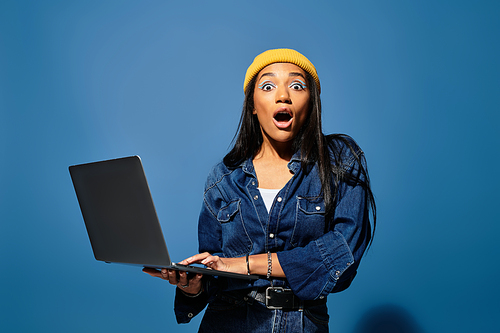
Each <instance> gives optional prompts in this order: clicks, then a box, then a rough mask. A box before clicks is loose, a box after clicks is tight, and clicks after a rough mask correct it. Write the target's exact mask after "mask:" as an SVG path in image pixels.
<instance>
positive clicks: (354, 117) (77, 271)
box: [0, 0, 500, 333]
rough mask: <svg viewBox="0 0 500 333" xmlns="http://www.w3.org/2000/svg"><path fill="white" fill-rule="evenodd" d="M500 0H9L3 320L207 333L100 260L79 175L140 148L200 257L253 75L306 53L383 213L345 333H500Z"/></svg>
mask: <svg viewBox="0 0 500 333" xmlns="http://www.w3.org/2000/svg"><path fill="white" fill-rule="evenodd" d="M496 3H497V2H495V1H405V0H403V1H401V0H400V1H395V0H386V1H348V2H346V1H310V2H305V1H286V2H278V1H210V2H208V1H185V2H182V1H144V2H141V3H139V2H133V1H80V2H67V1H2V2H1V4H0V154H1V158H0V161H1V164H0V171H1V172H0V220H1V223H0V253H1V261H0V264H1V269H0V302H1V303H0V327H2V330H5V331H9V332H10V331H11V332H28V331H34V332H65V331H74V332H90V331H98V332H101V331H102V332H103V331H120V332H137V331H145V330H147V329H155V330H156V329H162V328H163V329H165V330H166V331H169V332H172V331H174V332H195V331H196V330H197V326H198V322H199V319H200V318H196V319H195V320H194V322H193V323H192V324H189V325H179V326H177V325H176V324H175V320H174V315H173V292H174V288H173V287H171V286H170V285H168V283H166V282H164V281H161V280H159V279H153V278H151V277H149V276H147V275H146V274H144V273H142V272H141V271H140V269H137V268H134V267H129V266H122V265H106V264H104V263H102V262H97V261H95V260H94V258H93V255H92V251H91V247H90V243H89V241H88V237H87V234H86V230H85V227H84V223H83V220H82V217H81V214H80V211H79V207H78V203H77V200H76V196H75V194H74V191H73V187H72V184H71V180H70V177H69V173H68V169H67V168H68V166H69V165H72V164H78V163H84V162H90V161H96V160H101V159H108V158H115V157H122V156H128V155H134V154H138V155H140V156H141V157H142V159H143V163H144V167H145V171H146V174H147V176H148V180H149V183H150V187H151V191H152V194H153V198H154V200H155V203H156V206H157V211H158V215H159V218H160V220H161V223H162V227H163V229H164V233H165V238H166V241H167V243H168V244H169V247H170V248H171V256H172V258H173V259H174V260H181V259H183V258H184V257H186V256H188V255H191V254H193V253H195V252H196V250H197V239H196V224H197V216H198V212H199V208H200V207H201V202H202V190H203V184H204V181H205V177H206V175H207V173H208V171H209V169H210V168H211V167H212V166H213V164H215V163H216V162H217V161H218V160H219V159H220V158H222V156H223V155H224V154H225V153H226V152H227V151H228V148H229V147H230V143H231V140H232V138H233V136H234V134H235V131H236V127H237V124H238V120H239V115H240V110H241V105H242V102H243V92H242V85H243V78H244V73H245V70H246V68H247V67H248V65H249V64H250V63H251V61H252V60H253V58H254V57H255V56H256V55H257V54H258V53H260V52H262V51H264V50H266V49H270V48H277V47H289V48H294V49H297V50H299V51H300V52H302V53H304V54H305V55H306V56H307V57H308V58H309V59H310V60H311V61H312V62H313V63H314V64H315V66H316V68H317V69H318V72H319V76H320V79H321V84H322V101H323V107H324V108H323V110H324V130H325V132H326V133H332V132H341V133H348V134H350V135H351V136H353V137H354V138H355V139H356V140H357V141H358V143H359V144H360V145H361V147H362V148H363V149H364V151H365V153H366V157H367V160H368V163H369V170H370V175H371V178H372V183H373V190H374V192H375V195H376V199H377V204H378V213H379V224H378V228H377V231H376V237H375V240H374V243H373V246H372V248H371V250H370V251H369V253H368V254H367V255H366V256H365V258H364V260H363V263H362V265H361V266H360V270H359V273H358V276H357V278H356V279H355V281H354V283H353V285H352V286H351V288H349V289H348V290H347V291H345V292H342V293H340V294H335V295H332V296H331V297H329V301H328V305H329V309H330V315H331V331H332V332H347V333H349V332H368V331H370V330H366V329H364V328H363V325H366V324H368V325H369V326H370V325H371V326H372V328H373V325H374V324H373V320H374V319H373V314H374V313H375V314H377V313H379V314H380V313H382V315H375V317H376V318H379V319H380V318H386V319H387V320H393V319H394V320H397V318H399V319H400V320H399V323H400V324H405V325H409V327H410V328H408V330H406V331H405V332H410V331H415V332H417V331H419V332H420V331H422V332H494V331H498V329H499V325H498V314H499V313H500V302H498V298H499V296H500V290H499V285H498V283H497V280H498V276H499V273H500V269H499V265H498V254H499V253H500V251H499V250H500V249H499V245H498V235H499V233H500V227H499V223H498V222H499V219H498V214H497V211H498V208H497V207H498V199H499V195H498V189H499V185H500V184H499V180H498V176H497V175H496V172H497V171H498V164H499V158H498V147H499V139H500V135H499V130H500V126H499V121H500V116H499V111H500V108H499V107H500V97H499V96H500V94H499V88H500V66H499V61H498V59H499V58H500V43H499V37H500V36H499V32H500V25H499V19H498V17H499V5H497V4H496ZM403 322H404V323H403Z"/></svg>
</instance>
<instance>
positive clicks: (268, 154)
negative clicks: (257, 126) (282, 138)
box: [254, 133, 294, 162]
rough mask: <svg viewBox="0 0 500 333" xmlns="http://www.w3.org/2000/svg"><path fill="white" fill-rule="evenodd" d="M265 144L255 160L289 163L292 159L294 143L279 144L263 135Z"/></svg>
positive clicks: (263, 143)
mask: <svg viewBox="0 0 500 333" xmlns="http://www.w3.org/2000/svg"><path fill="white" fill-rule="evenodd" d="M262 136H263V139H264V140H263V142H262V145H261V146H260V148H259V151H258V152H257V154H255V157H254V159H269V160H283V161H286V162H289V161H290V160H291V159H292V156H293V154H294V151H293V149H292V142H278V141H275V140H273V139H272V138H270V137H269V136H268V135H266V134H265V133H262Z"/></svg>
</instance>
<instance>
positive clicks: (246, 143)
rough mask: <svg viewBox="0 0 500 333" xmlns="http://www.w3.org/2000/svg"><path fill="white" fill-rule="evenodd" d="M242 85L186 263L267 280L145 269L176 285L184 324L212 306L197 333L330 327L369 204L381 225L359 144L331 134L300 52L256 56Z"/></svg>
mask: <svg viewBox="0 0 500 333" xmlns="http://www.w3.org/2000/svg"><path fill="white" fill-rule="evenodd" d="M243 88H244V92H245V101H244V106H243V112H242V116H241V120H240V125H239V132H238V135H237V139H236V142H235V144H234V147H233V148H232V150H231V151H230V152H229V153H228V154H227V155H226V156H225V157H224V159H223V161H222V162H220V163H219V164H218V165H216V166H215V167H214V168H213V169H212V171H211V173H210V174H209V176H208V180H207V183H206V187H205V193H204V204H203V207H202V210H201V214H200V219H199V230H198V237H199V249H200V254H197V255H194V256H192V257H190V258H188V259H185V260H183V261H182V262H180V263H181V264H186V265H188V264H192V263H201V264H204V265H206V266H207V267H210V268H212V269H216V270H223V271H230V272H237V273H243V274H256V275H261V276H263V277H264V278H263V279H259V280H257V281H252V282H249V281H246V280H240V279H228V278H215V277H208V276H205V277H202V276H201V275H200V274H198V275H195V276H194V277H193V276H188V275H187V274H186V273H185V272H180V273H176V272H175V271H173V270H165V269H164V270H162V271H161V272H159V271H154V270H148V269H145V271H146V272H147V273H149V274H150V275H152V276H156V277H160V278H163V279H165V280H168V281H169V282H170V283H171V284H174V285H177V287H178V288H177V289H176V290H177V292H176V299H175V313H176V317H177V321H178V322H179V323H185V322H189V321H190V319H191V318H192V317H193V316H194V315H196V314H198V313H199V312H200V311H202V310H203V309H204V308H205V306H206V305H207V303H208V308H207V310H206V312H205V315H204V317H203V320H202V323H201V325H200V332H230V331H233V330H235V331H236V330H237V331H243V332H280V331H285V330H286V331H287V332H327V331H328V318H329V317H328V311H327V307H326V300H327V296H328V294H330V293H334V292H339V291H342V290H344V289H346V288H347V287H348V286H349V285H350V283H351V281H352V280H353V278H354V276H355V275H356V270H357V267H358V265H359V262H360V259H361V257H362V255H363V253H364V251H365V249H366V248H367V246H368V245H369V243H370V240H371V238H372V231H371V230H372V228H371V226H370V221H369V215H370V209H371V210H372V215H373V221H374V222H373V223H374V225H375V216H376V214H375V211H376V209H375V203H374V199H373V195H372V192H371V189H370V184H369V178H368V174H367V171H366V164H365V159H364V156H363V152H362V151H361V149H360V148H359V147H358V146H357V145H356V143H355V142H354V141H353V140H352V139H351V138H350V137H348V136H344V135H330V136H325V135H323V133H322V130H321V101H320V82H319V78H318V75H317V72H316V69H315V67H314V66H313V64H312V63H311V62H310V61H309V60H308V59H307V58H306V57H304V56H303V55H302V54H300V53H299V52H297V51H294V50H290V49H276V50H269V51H266V52H264V53H262V54H260V55H258V56H257V57H256V58H255V59H254V61H253V63H252V64H251V65H250V67H249V68H248V70H247V73H246V76H245V82H244V86H243ZM373 229H374V228H373ZM266 293H267V294H266ZM266 297H267V300H268V302H270V303H272V304H273V306H269V303H268V306H266V304H265V303H266Z"/></svg>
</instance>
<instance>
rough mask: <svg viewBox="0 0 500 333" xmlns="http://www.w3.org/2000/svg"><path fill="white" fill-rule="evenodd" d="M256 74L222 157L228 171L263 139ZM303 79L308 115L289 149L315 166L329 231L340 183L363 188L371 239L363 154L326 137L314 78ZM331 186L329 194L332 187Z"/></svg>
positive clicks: (343, 140) (344, 139) (343, 139)
mask: <svg viewBox="0 0 500 333" xmlns="http://www.w3.org/2000/svg"><path fill="white" fill-rule="evenodd" d="M257 76H258V75H255V76H254V77H253V78H252V80H251V81H250V82H249V83H248V86H247V89H246V91H245V100H244V102H243V110H242V113H241V118H240V122H239V125H238V131H237V133H236V135H235V139H233V141H234V146H233V148H232V149H231V151H230V152H229V153H228V154H227V155H226V156H225V157H224V164H225V165H226V166H227V167H228V168H236V167H238V166H239V165H241V163H243V162H244V161H246V160H247V159H249V158H252V157H254V156H255V154H257V153H258V151H259V149H260V147H261V145H262V143H263V137H262V132H261V129H260V124H259V120H258V119H257V116H256V115H254V114H253V110H254V100H253V95H254V91H255V81H256V80H257ZM306 79H307V83H308V86H309V87H310V88H309V90H310V92H311V96H310V100H309V115H308V117H307V119H306V121H305V122H304V124H303V125H302V128H301V129H300V130H299V132H298V134H297V136H296V137H295V138H294V140H293V143H292V148H293V151H294V152H297V151H300V152H301V164H302V168H303V169H306V168H307V166H308V165H312V164H314V163H317V164H318V170H319V177H320V181H321V189H322V194H323V198H324V201H325V210H326V212H325V221H326V225H325V228H328V224H329V221H330V220H331V219H332V218H333V216H334V213H335V206H336V199H337V190H338V187H339V184H340V183H341V182H347V183H349V184H351V185H353V186H355V185H360V186H362V187H363V188H364V189H365V190H366V193H367V196H366V197H365V204H366V205H367V207H368V208H369V209H371V212H372V217H373V230H372V231H371V232H370V231H368V237H369V238H370V244H371V240H372V239H373V234H374V232H375V225H376V219H377V217H376V215H377V214H376V210H377V209H376V205H375V199H374V197H373V193H372V191H371V187H370V179H369V177H368V172H367V170H366V167H365V163H364V157H363V153H362V151H361V150H360V149H359V148H358V146H357V144H356V142H355V141H354V140H353V139H352V138H351V137H349V136H347V135H343V134H332V135H328V136H325V135H324V134H323V132H322V127H321V99H320V96H319V90H318V87H317V85H316V82H315V81H314V79H313V77H312V76H311V75H310V74H309V73H308V72H306ZM343 147H348V149H349V150H350V151H351V153H352V155H353V156H354V158H355V160H356V162H357V166H358V169H357V170H355V172H346V171H348V170H346V166H345V165H343V162H342V161H343V160H342V155H343V153H344V152H343ZM332 182H333V184H334V187H333V188H334V190H333V191H332V186H331V184H332Z"/></svg>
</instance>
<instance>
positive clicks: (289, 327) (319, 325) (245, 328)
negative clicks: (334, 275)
mask: <svg viewBox="0 0 500 333" xmlns="http://www.w3.org/2000/svg"><path fill="white" fill-rule="evenodd" d="M328 319H329V316H328V309H327V307H326V304H323V305H317V306H312V307H307V308H305V309H304V310H303V311H284V310H269V309H268V308H267V307H266V306H265V305H264V304H262V303H260V302H258V301H255V300H252V299H249V300H245V299H239V300H230V301H228V300H223V299H220V298H219V299H216V300H215V301H213V302H211V303H210V304H209V305H208V308H207V310H206V311H205V315H204V316H203V319H202V321H201V324H200V329H199V331H198V332H199V333H212V332H213V333H221V332H237V333H244V332H253V333H268V332H269V333H270V332H273V333H284V332H289V333H300V332H304V333H312V332H318V333H322V332H328Z"/></svg>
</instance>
